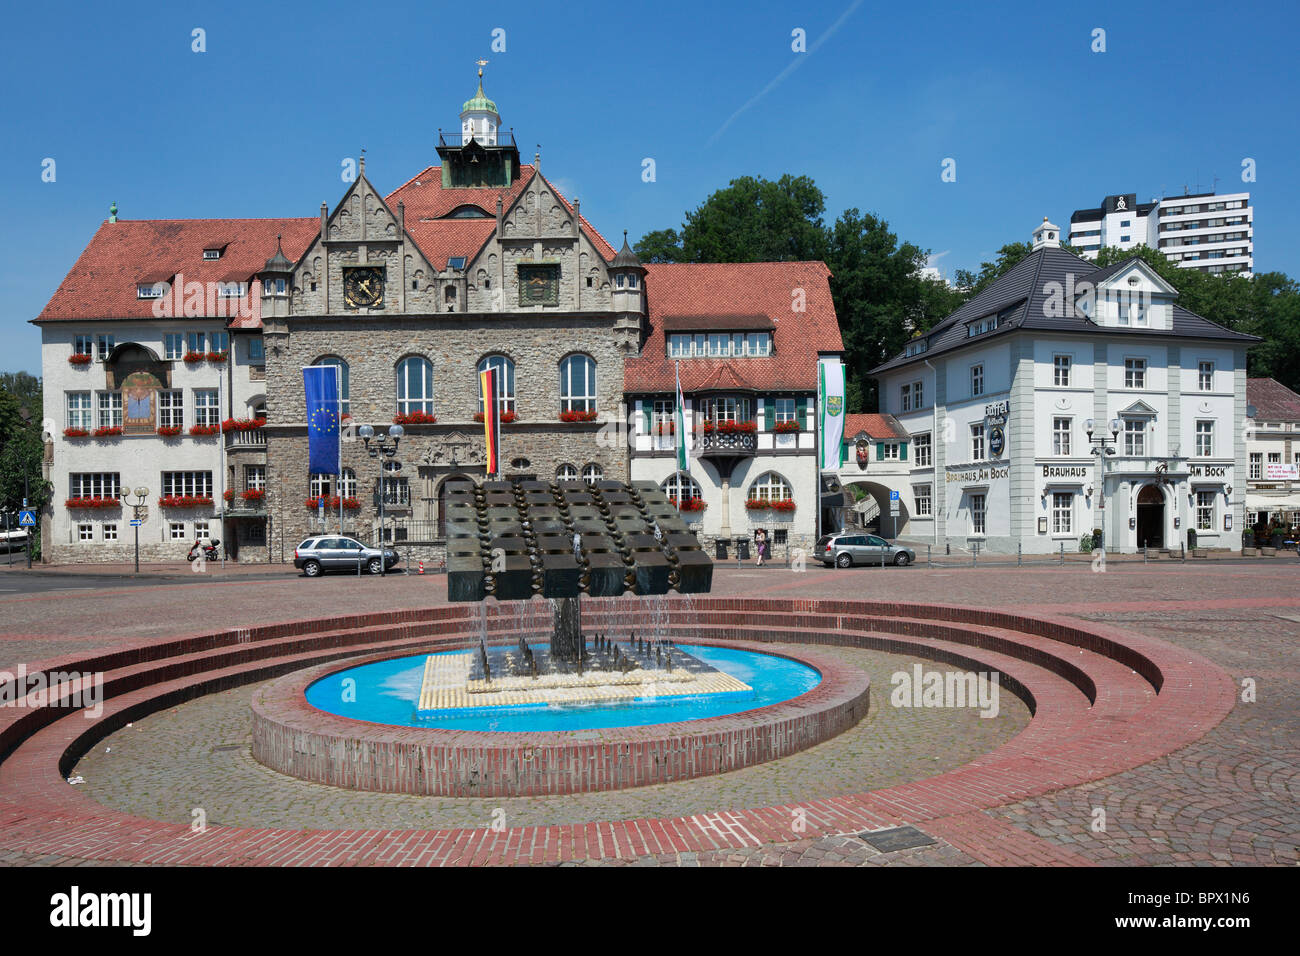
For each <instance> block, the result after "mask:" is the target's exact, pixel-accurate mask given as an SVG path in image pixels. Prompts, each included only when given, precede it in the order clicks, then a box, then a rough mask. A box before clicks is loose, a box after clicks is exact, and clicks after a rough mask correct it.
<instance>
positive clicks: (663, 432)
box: [656, 422, 677, 438]
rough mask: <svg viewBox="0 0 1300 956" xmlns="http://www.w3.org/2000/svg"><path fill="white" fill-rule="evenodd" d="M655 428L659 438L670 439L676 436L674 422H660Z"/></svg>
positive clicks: (675, 424)
mask: <svg viewBox="0 0 1300 956" xmlns="http://www.w3.org/2000/svg"><path fill="white" fill-rule="evenodd" d="M656 427H657V428H658V430H659V437H660V438H663V437H664V436H668V437H671V436H673V435H676V434H677V423H676V422H668V423H667V424H664V423H663V422H660V423H659V424H658V426H656Z"/></svg>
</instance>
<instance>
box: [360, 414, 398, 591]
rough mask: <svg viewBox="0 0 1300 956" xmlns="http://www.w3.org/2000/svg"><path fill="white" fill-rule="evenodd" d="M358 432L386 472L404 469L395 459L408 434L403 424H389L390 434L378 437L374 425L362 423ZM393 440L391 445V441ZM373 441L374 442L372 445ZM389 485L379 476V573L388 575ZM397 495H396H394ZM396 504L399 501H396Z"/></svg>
mask: <svg viewBox="0 0 1300 956" xmlns="http://www.w3.org/2000/svg"><path fill="white" fill-rule="evenodd" d="M357 434H358V435H360V436H361V441H362V443H364V444H365V446H366V454H368V455H369V456H370V457H371V458H379V459H382V462H383V471H384V473H385V474H394V475H395V474H396V473H397V472H399V471H401V470H402V463H401V462H400V461H394V460H393V459H394V458H395V457H396V455H397V446H398V444H399V443H400V442H401V440H402V436H404V435H405V434H406V429H405V428H403V427H402V426H401V425H389V426H388V434H387V435H385V436H383V437H380V438H376V437H375V429H374V426H372V425H362V426H361V427H360V428H358V429H357ZM390 441H391V442H392V444H391V445H390V444H389V442H390ZM371 442H374V444H373V445H372V444H371ZM388 497H389V495H388V485H387V481H386V479H385V477H384V475H380V477H379V554H380V557H379V573H380V575H381V576H382V575H386V574H387V573H388V560H387V556H386V555H385V554H384V504H385V503H386V502H387V501H388ZM394 497H396V495H394ZM393 503H394V504H396V503H397V502H396V501H394V502H393Z"/></svg>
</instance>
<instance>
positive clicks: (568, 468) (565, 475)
mask: <svg viewBox="0 0 1300 956" xmlns="http://www.w3.org/2000/svg"><path fill="white" fill-rule="evenodd" d="M577 477H578V469H577V468H574V467H573V466H572V465H570V464H567V463H566V464H563V465H561V466H560V467H559V468H556V469H555V480H556V481H573V480H574V479H576V478H577Z"/></svg>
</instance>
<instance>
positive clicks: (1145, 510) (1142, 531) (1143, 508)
mask: <svg viewBox="0 0 1300 956" xmlns="http://www.w3.org/2000/svg"><path fill="white" fill-rule="evenodd" d="M1136 511H1137V521H1136V524H1137V546H1138V549H1139V550H1141V549H1142V548H1143V547H1150V548H1164V547H1166V543H1165V494H1164V491H1163V490H1162V489H1161V487H1160V486H1159V485H1156V484H1148V485H1143V486H1142V487H1141V488H1140V489H1139V490H1138V495H1137V508H1136Z"/></svg>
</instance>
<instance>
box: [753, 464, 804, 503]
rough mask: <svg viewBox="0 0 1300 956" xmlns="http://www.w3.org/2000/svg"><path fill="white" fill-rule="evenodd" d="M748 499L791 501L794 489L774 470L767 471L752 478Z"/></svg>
mask: <svg viewBox="0 0 1300 956" xmlns="http://www.w3.org/2000/svg"><path fill="white" fill-rule="evenodd" d="M746 500H748V501H755V500H757V501H793V500H794V489H793V488H792V487H791V486H790V482H788V481H786V480H785V479H784V478H782V477H781V476H780V475H778V474H777V473H776V472H774V471H767V472H764V473H763V474H761V475H759V476H758V477H757V478H755V479H754V481H753V483H752V484H751V485H750V486H749V494H748V495H747V496H746Z"/></svg>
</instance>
